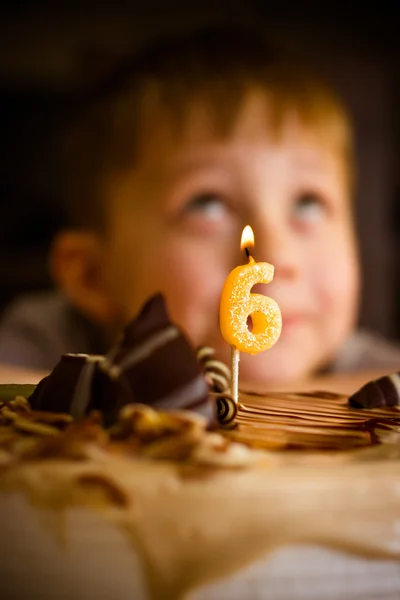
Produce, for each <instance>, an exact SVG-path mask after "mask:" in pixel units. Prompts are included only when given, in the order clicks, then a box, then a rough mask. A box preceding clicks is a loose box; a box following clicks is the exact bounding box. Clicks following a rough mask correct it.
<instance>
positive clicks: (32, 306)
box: [0, 291, 400, 373]
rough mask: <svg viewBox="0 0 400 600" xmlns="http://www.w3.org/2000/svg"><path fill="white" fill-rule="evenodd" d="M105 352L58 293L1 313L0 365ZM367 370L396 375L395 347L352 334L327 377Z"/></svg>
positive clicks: (47, 363) (37, 365) (32, 297)
mask: <svg viewBox="0 0 400 600" xmlns="http://www.w3.org/2000/svg"><path fill="white" fill-rule="evenodd" d="M107 349H108V348H107V343H106V339H105V335H104V331H102V329H101V328H100V327H98V326H96V325H94V324H93V323H91V322H90V321H89V320H88V319H86V318H85V317H84V316H82V315H81V314H80V313H79V312H77V311H76V310H75V309H74V308H73V307H71V306H70V305H69V303H68V302H67V300H66V299H65V298H64V297H63V296H62V295H61V294H60V293H59V292H54V291H51V292H44V293H36V294H29V295H25V296H22V297H21V298H18V299H17V300H15V301H14V302H13V303H12V304H11V305H10V306H9V307H8V308H7V309H6V310H5V311H4V313H3V316H2V320H1V321H0V364H1V363H2V364H7V365H13V366H21V367H26V368H31V369H39V370H43V371H45V370H46V371H50V370H52V369H53V368H54V367H55V365H56V364H57V363H58V361H59V359H60V356H61V355H62V354H66V353H68V352H71V353H85V354H104V353H106V352H107ZM373 369H387V372H388V373H389V372H393V371H398V370H400V345H397V344H395V343H393V342H389V341H388V340H386V339H385V338H383V337H380V336H378V335H376V334H374V333H371V332H368V331H364V330H357V331H355V332H354V333H353V334H352V335H351V336H350V337H349V339H348V340H347V342H346V344H345V345H344V346H343V348H342V350H341V352H340V353H339V355H338V357H337V358H336V360H335V361H334V362H333V363H332V364H331V365H330V366H329V368H328V369H327V372H330V373H339V372H340V373H351V372H355V371H360V370H373Z"/></svg>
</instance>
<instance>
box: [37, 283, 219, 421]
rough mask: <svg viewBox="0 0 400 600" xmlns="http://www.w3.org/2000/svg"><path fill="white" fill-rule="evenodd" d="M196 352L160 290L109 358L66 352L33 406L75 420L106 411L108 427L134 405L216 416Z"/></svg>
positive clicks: (42, 385)
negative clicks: (168, 309)
mask: <svg viewBox="0 0 400 600" xmlns="http://www.w3.org/2000/svg"><path fill="white" fill-rule="evenodd" d="M208 392H209V390H208V386H207V382H206V379H205V377H204V373H203V371H202V368H201V366H200V364H199V362H198V361H197V358H196V354H195V352H194V351H193V349H192V347H191V346H190V344H189V342H188V341H187V339H186V338H185V336H184V335H183V333H182V332H181V331H180V330H179V329H178V327H176V326H175V325H173V324H172V323H171V321H170V319H169V317H168V313H167V310H166V307H165V302H164V298H163V297H162V295H161V294H157V295H156V296H154V297H153V298H151V299H150V300H149V301H148V302H147V303H146V304H145V305H144V307H143V309H142V310H141V312H140V314H139V315H138V317H137V318H136V319H134V320H133V321H132V322H131V323H129V324H128V326H127V327H126V328H125V330H124V332H123V335H122V336H121V338H120V340H119V342H118V343H117V344H116V345H115V346H114V347H113V348H112V349H111V351H110V352H109V354H108V355H107V356H106V357H104V356H94V357H92V356H88V355H81V354H75V355H70V354H69V355H64V356H63V357H62V359H61V361H60V363H59V364H58V365H57V367H56V368H55V369H54V371H53V372H52V373H51V374H50V375H49V376H48V377H46V378H45V379H43V380H42V381H41V382H40V383H39V385H38V386H37V388H36V390H35V392H34V393H33V394H32V396H30V398H29V402H30V403H31V406H32V407H33V408H36V409H41V410H51V411H60V412H69V413H71V414H72V415H73V416H74V417H75V418H78V417H81V416H82V415H83V414H84V413H87V412H90V411H91V410H100V411H101V412H102V414H103V418H104V422H105V424H106V425H111V424H112V423H113V422H115V420H116V418H117V415H118V413H119V411H120V409H121V408H122V407H123V406H124V405H126V404H129V403H133V402H137V403H142V404H148V405H151V406H153V407H154V408H157V409H160V410H165V409H171V408H174V409H190V410H195V411H196V412H199V413H201V414H203V415H204V416H206V417H207V419H209V420H212V419H213V418H214V412H215V406H214V403H213V402H210V401H209V399H208Z"/></svg>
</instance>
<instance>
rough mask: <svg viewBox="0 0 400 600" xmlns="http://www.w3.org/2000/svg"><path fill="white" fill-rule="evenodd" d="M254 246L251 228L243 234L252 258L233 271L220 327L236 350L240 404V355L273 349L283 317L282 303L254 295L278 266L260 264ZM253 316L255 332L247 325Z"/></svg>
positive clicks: (235, 382)
mask: <svg viewBox="0 0 400 600" xmlns="http://www.w3.org/2000/svg"><path fill="white" fill-rule="evenodd" d="M253 245H254V235H253V231H252V229H251V227H250V226H249V225H247V226H246V227H245V228H244V230H243V233H242V240H241V249H242V250H243V249H244V250H245V251H246V255H247V257H248V259H249V262H248V264H247V265H241V266H239V267H236V268H235V269H233V271H231V272H230V273H229V275H228V277H227V279H226V281H225V285H224V288H223V291H222V296H221V305H220V327H221V333H222V335H223V337H224V339H225V341H226V342H227V343H228V344H230V346H231V349H232V382H231V394H232V396H233V399H234V400H235V402H237V401H238V393H239V392H238V385H239V384H238V382H239V356H240V354H239V352H247V353H248V354H258V353H259V352H264V350H267V349H268V348H271V346H273V345H274V344H275V343H276V342H277V341H278V339H279V336H280V334H281V330H282V316H281V311H280V309H279V306H278V304H277V303H276V302H275V300H272V298H268V296H263V295H262V294H252V293H251V288H252V287H253V286H254V285H255V284H256V283H270V282H271V281H272V279H273V277H274V267H273V266H272V265H270V264H269V263H266V262H264V263H257V262H256V261H255V260H254V258H253V257H252V256H250V252H249V250H248V248H249V246H253ZM249 316H250V317H251V320H252V323H253V327H252V331H250V330H249V328H248V326H247V320H248V317H249Z"/></svg>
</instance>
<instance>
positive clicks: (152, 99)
mask: <svg viewBox="0 0 400 600" xmlns="http://www.w3.org/2000/svg"><path fill="white" fill-rule="evenodd" d="M67 149H68V152H67V156H69V159H70V163H69V167H68V169H67V171H66V184H65V191H66V194H67V197H68V202H69V207H70V214H71V227H70V228H69V229H66V230H65V231H64V232H62V233H60V234H59V235H58V236H57V238H56V240H55V242H54V245H53V248H52V252H51V269H52V274H53V276H54V280H55V282H56V284H57V287H58V289H59V292H58V293H57V294H48V295H45V296H41V297H36V298H30V299H29V300H21V301H20V302H19V303H17V304H15V305H14V307H12V308H10V310H9V311H8V313H6V315H5V317H4V321H3V325H2V328H1V331H0V361H1V362H4V363H12V364H16V365H22V366H25V367H31V368H37V369H46V370H49V369H51V368H52V367H53V366H54V365H55V364H56V363H57V361H58V359H59V356H60V354H61V353H63V352H88V353H102V352H105V351H106V350H107V347H108V346H109V344H110V343H112V341H113V340H114V338H115V336H116V335H117V333H118V331H119V330H120V329H121V327H122V326H123V325H124V324H125V323H126V322H127V321H129V319H131V318H132V317H133V316H134V315H135V314H136V313H137V311H138V310H139V308H140V307H141V305H142V304H143V303H144V301H145V300H146V299H147V298H149V296H151V295H152V294H154V293H156V292H158V291H162V292H163V293H164V294H165V296H166V299H167V302H168V307H169V310H170V314H171V317H172V319H173V320H174V321H176V322H177V323H178V324H179V325H181V327H182V328H183V329H184V330H185V331H186V333H187V334H188V336H189V338H190V340H191V341H192V343H193V345H194V346H198V345H201V344H207V345H210V346H213V347H214V348H216V350H217V354H218V357H219V358H221V359H223V360H226V361H228V360H229V348H228V346H227V344H226V343H225V342H224V341H223V339H222V337H221V334H220V328H219V321H218V311H219V301H220V296H221V291H222V288H223V285H224V282H225V279H226V277H227V275H228V273H229V272H230V271H231V270H232V269H233V268H234V267H235V266H237V265H239V264H241V263H243V262H244V261H245V257H244V256H243V253H242V252H241V251H240V248H239V244H240V235H241V231H242V229H243V227H244V226H245V225H246V224H250V225H251V226H252V228H253V230H254V233H255V248H254V252H253V255H254V257H255V259H256V260H258V261H267V262H270V263H272V264H273V265H274V266H275V276H274V279H273V281H272V283H270V284H269V285H268V286H259V289H258V290H257V291H261V293H264V294H266V295H267V296H270V297H272V298H274V299H275V300H276V301H277V302H278V304H279V306H280V308H281V311H282V316H283V330H282V335H281V338H280V340H279V341H278V343H277V344H276V345H275V346H274V347H273V348H272V349H270V350H268V351H266V352H264V353H262V354H259V355H257V356H250V355H245V354H242V356H241V363H240V369H241V371H240V372H241V380H242V381H246V380H247V381H258V382H260V383H261V384H271V383H273V382H281V381H284V382H285V381H286V382H290V381H291V380H292V381H294V380H295V381H300V380H301V379H303V378H306V377H309V376H310V375H312V374H315V373H318V372H321V371H326V370H333V371H335V370H338V369H339V370H356V369H361V368H364V369H371V368H375V367H376V368H380V367H383V368H387V369H388V371H389V370H390V369H394V368H395V366H397V365H398V364H400V351H399V350H398V349H396V348H393V347H391V346H389V345H388V344H387V343H386V342H383V341H381V340H377V339H375V338H373V337H371V336H370V335H368V334H361V333H354V327H355V324H356V319H357V304H358V293H359V266H358V256H357V248H356V241H355V234H354V229H353V221H352V203H351V195H352V189H353V165H352V157H351V132H350V127H349V124H348V121H347V118H346V115H345V113H344V111H343V109H342V108H341V106H340V104H339V103H338V102H337V100H336V99H335V98H334V96H333V95H332V94H331V92H330V91H329V90H328V89H326V88H325V87H324V86H323V85H322V84H321V83H319V82H318V81H316V80H314V79H313V78H312V77H311V76H309V75H308V74H307V73H304V72H300V70H298V69H297V68H295V67H294V66H293V67H291V66H290V65H289V64H288V63H285V61H284V60H281V59H279V58H278V57H276V55H274V54H273V53H271V51H270V49H269V48H268V47H266V45H265V44H264V42H263V41H262V40H260V39H258V38H257V37H256V36H254V34H246V33H241V32H229V31H222V30H209V31H203V32H200V33H198V34H192V35H191V36H188V37H186V38H183V37H182V38H177V39H171V40H167V41H166V42H164V43H161V44H159V45H158V46H155V47H153V48H152V49H150V50H148V51H145V52H144V53H143V54H142V55H140V56H138V57H136V58H135V60H133V61H132V62H130V63H129V64H128V63H127V64H125V65H124V66H123V67H122V68H121V69H120V70H119V72H117V73H115V74H114V75H113V77H111V78H110V79H109V80H108V82H107V85H105V86H103V88H102V89H101V90H98V92H97V95H95V96H93V97H92V98H91V99H90V100H89V101H88V102H87V105H86V106H85V107H84V108H82V112H81V118H80V119H79V121H78V122H77V124H76V126H75V128H74V129H73V131H71V132H70V136H69V143H68V148H67Z"/></svg>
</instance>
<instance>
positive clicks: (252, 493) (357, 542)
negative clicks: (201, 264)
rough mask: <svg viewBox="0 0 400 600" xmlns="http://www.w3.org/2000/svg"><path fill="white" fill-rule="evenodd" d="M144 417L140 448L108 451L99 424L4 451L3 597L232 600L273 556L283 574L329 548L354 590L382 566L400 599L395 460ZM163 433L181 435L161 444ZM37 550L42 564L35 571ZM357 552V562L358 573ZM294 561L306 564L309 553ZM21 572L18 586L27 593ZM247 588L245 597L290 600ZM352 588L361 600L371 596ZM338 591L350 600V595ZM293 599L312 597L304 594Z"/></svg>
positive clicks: (383, 451)
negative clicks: (288, 562) (248, 439)
mask: <svg viewBox="0 0 400 600" xmlns="http://www.w3.org/2000/svg"><path fill="white" fill-rule="evenodd" d="M8 410H9V409H8ZM135 411H136V412H135ZM6 414H9V413H7V412H6ZM133 416H134V423H135V425H134V427H135V428H136V429H135V431H136V433H137V436H139V438H140V436H142V437H141V438H140V439H142V440H147V441H145V442H143V443H142V444H141V445H140V446H138V444H137V443H136V442H135V443H134V440H133V438H132V439H131V438H129V439H128V440H126V439H125V440H124V441H122V442H118V441H115V442H113V443H109V442H108V441H107V440H105V439H104V440H103V438H102V437H101V435H100V433H99V428H98V427H97V429H96V426H95V425H94V424H93V423H92V424H91V423H88V424H82V425H80V426H78V428H77V430H76V432H75V433H72V434H71V435H70V436H69V438H68V436H67V437H65V436H66V434H65V435H64V434H62V435H60V436H59V437H57V436H56V435H54V436H53V437H52V438H51V440H53V441H51V442H50V441H49V439H50V437H51V436H50V435H49V433H48V431H47V432H46V433H44V434H43V435H39V433H37V435H35V436H33V437H29V438H27V437H22V436H21V435H20V434H17V433H16V435H15V436H14V439H13V440H12V441H9V442H7V443H4V444H3V448H6V450H5V451H4V453H3V455H2V456H3V465H7V466H5V467H4V468H3V471H2V474H1V477H0V544H1V553H0V554H1V558H0V575H1V577H0V581H1V585H2V586H3V590H2V592H3V597H7V598H11V597H14V598H17V597H18V598H19V597H24V594H23V593H22V592H23V590H24V589H25V590H27V586H28V588H29V594H30V595H29V597H30V598H36V597H37V598H41V599H42V598H44V599H46V593H45V592H46V589H45V588H46V585H47V586H48V593H47V597H48V598H50V597H53V598H55V597H57V598H59V597H62V598H63V599H65V600H70V599H71V600H72V599H73V598H78V597H79V599H80V600H81V599H83V600H86V599H87V600H92V599H93V600H94V598H96V599H97V600H99V599H101V598H104V599H105V598H110V599H111V598H113V600H125V598H126V600H128V598H129V599H131V598H146V599H151V600H164V599H165V600H168V599H171V600H172V599H174V600H175V599H178V600H179V599H180V598H184V597H185V596H186V595H187V594H189V593H190V592H192V593H194V596H193V597H194V598H199V600H203V599H205V598H207V599H211V598H213V600H215V598H220V597H221V598H222V597H226V598H228V597H231V596H221V595H216V596H213V593H214V592H212V590H213V589H214V590H216V589H218V585H217V582H218V580H221V579H223V578H228V580H227V581H228V582H229V578H232V577H234V578H235V577H236V578H237V577H240V576H241V573H243V574H244V575H243V576H244V577H245V573H246V572H247V573H249V572H250V573H251V572H252V569H253V572H254V573H260V569H262V568H266V569H267V570H268V558H269V556H270V555H272V558H271V560H274V556H275V560H278V565H279V564H281V565H282V562H281V563H279V552H282V551H284V549H285V548H286V551H287V550H288V549H289V551H290V552H292V556H294V554H293V553H294V552H295V551H296V550H295V546H294V545H302V546H303V556H304V552H306V553H307V551H308V552H313V551H314V552H316V551H317V550H316V548H318V547H320V548H322V550H321V552H322V556H325V557H326V560H325V563H324V564H325V569H326V567H327V565H328V564H329V560H332V561H333V563H334V562H335V560H336V561H339V563H340V561H342V563H340V564H348V565H350V566H348V567H346V568H347V571H346V568H345V569H344V571H343V572H347V573H348V574H349V577H350V578H351V576H353V578H354V577H355V576H354V573H357V568H359V569H360V568H361V567H360V565H363V569H364V572H366V571H367V565H368V564H370V565H371V568H372V570H373V569H374V568H375V569H377V570H378V571H379V573H381V575H383V576H384V577H389V579H390V581H391V584H393V585H391V589H392V591H393V590H394V594H396V595H394V596H393V598H394V597H398V594H400V575H399V576H397V580H396V573H400V568H399V567H400V564H399V563H398V562H395V561H398V560H400V529H399V522H400V484H399V482H400V460H399V456H398V455H399V450H398V448H397V447H387V448H386V447H384V446H381V447H377V448H376V449H375V448H368V449H366V450H359V451H357V452H356V453H340V454H329V453H326V454H305V455H304V454H303V455H301V454H299V453H294V454H291V453H271V452H266V451H255V450H251V449H249V448H247V447H245V446H243V445H241V444H236V443H231V442H229V441H228V440H226V439H225V438H224V437H222V436H221V435H220V434H218V433H207V432H205V431H204V422H203V421H202V419H200V418H196V417H194V416H193V417H192V416H188V415H182V414H181V413H175V414H173V413H170V414H168V415H162V414H161V415H160V414H157V415H155V416H154V413H153V412H152V411H151V410H150V409H137V408H133V409H132V408H129V407H128V408H127V409H126V410H125V423H127V422H128V421H129V420H130V419H132V422H133ZM9 418H10V419H11V418H12V417H11V416H10V414H9ZM163 419H164V421H163ZM129 422H130V421H129ZM163 423H164V425H165V423H168V427H169V430H170V431H174V433H173V434H171V435H170V436H167V437H166V438H163V437H162V436H161V435H160V437H157V436H153V438H151V435H150V434H151V432H152V431H160V432H161V430H162V427H164V425H163ZM48 427H51V425H48ZM152 428H153V429H152ZM14 429H15V431H16V430H17V423H14V426H13V431H14ZM2 435H3V436H4V435H5V433H4V432H3V434H2ZM230 435H232V434H231V433H230ZM46 436H47V437H46ZM146 436H147V437H146ZM149 436H150V437H149ZM150 438H151V439H150ZM0 439H1V438H0ZM3 440H4V437H3ZM65 440H66V441H65ZM35 444H36V447H35ZM43 444H44V445H43ZM52 444H55V446H52ZM55 447H56V448H57V451H55V450H54V448H55ZM38 448H39V450H38ZM46 448H47V450H46ZM52 448H53V450H51V449H52ZM7 449H8V450H7ZM7 453H8V454H7ZM46 454H47V455H50V457H49V458H46ZM385 455H386V456H385ZM390 455H392V457H393V459H392V460H389V458H388V456H390ZM7 457H8V458H7ZM163 457H164V458H163ZM167 457H169V458H168V459H167ZM11 535H12V543H11V542H10V536H11ZM307 547H308V550H307ZM29 548H30V550H29ZM32 548H33V549H35V548H36V553H37V556H41V560H40V561H39V560H38V559H35V560H34V562H32V563H30V562H29V561H31V560H32V556H33V555H34V554H35V553H34V551H32ZM82 548H85V553H84V554H83V553H82ZM313 548H314V550H313ZM277 552H278V554H276V553H277ZM274 553H275V554H274ZM324 553H325V554H324ZM345 553H350V555H352V556H354V558H350V559H348V560H349V561H350V562H349V563H345V562H344V563H343V561H346V560H347V559H346V556H345ZM276 556H278V559H276ZM296 556H300V564H302V563H301V556H302V555H301V551H300V554H297V555H296ZM318 556H320V557H321V554H320V555H318ZM329 557H330V558H329ZM335 557H336V558H335ZM281 561H282V559H281ZM367 561H369V562H367ZM339 563H337V564H339ZM257 565H258V566H257ZM260 565H263V567H261V566H260ZM357 565H358V566H357ZM78 566H79V572H78ZM107 569H108V570H109V573H110V575H109V577H106V576H105V571H107ZM254 569H255V571H254ZM257 569H258V570H257ZM352 569H353V570H352ZM115 572H116V573H117V574H118V577H116V575H115ZM359 572H360V571H359ZM10 573H14V574H18V573H19V574H20V577H18V578H17V579H18V581H16V580H15V578H14V581H13V580H12V579H10V576H9V574H10ZM46 574H47V576H48V579H46ZM55 574H56V575H55ZM328 574H329V571H328ZM351 574H353V575H351ZM22 575H23V577H22ZM259 576H260V575H259ZM310 580H311V581H312V577H310ZM107 581H108V582H109V583H108V584H107ZM121 581H122V582H123V585H118V582H120V583H121ZM267 584H268V580H267V581H266V585H267ZM107 585H108V588H107ZM213 585H214V586H215V585H217V587H212V586H213ZM382 585H384V584H383V583H382ZM4 586H8V587H4ZM24 586H25V587H24ZM210 586H211V587H210ZM228 587H229V584H228ZM202 588H203V589H202ZM107 589H108V591H107ZM207 589H208V590H209V592H207ZM242 589H244V588H242ZM249 589H250V588H248V589H247V592H246V595H243V596H242V597H246V598H262V597H266V598H267V597H268V598H274V597H276V598H278V597H279V595H278V596H277V595H275V596H273V595H271V594H270V595H268V596H267V595H266V594H265V595H264V593H263V591H260V588H258V592H256V591H254V590H255V588H253V592H254V594H253V593H252V592H249ZM310 589H313V588H312V585H311V588H310ZM315 589H320V588H319V587H318V585H316V586H314V591H315ZM354 589H355V590H356V592H357V594H361V593H363V592H362V585H361V587H360V585H359V586H358V587H357V586H355V587H354ZM371 589H372V588H371ZM375 589H380V595H379V597H383V598H390V597H391V596H390V595H386V596H385V595H384V594H383V595H382V593H383V592H382V590H384V587H380V588H375ZM55 590H57V591H55ZM210 590H211V592H210ZM337 590H341V591H340V594H341V595H342V597H346V596H343V588H341V587H340V585H339V584H338V587H337ZM5 591H6V592H7V593H9V592H10V593H9V595H5V593H4V592H5ZM196 591H197V592H196ZM195 592H196V593H195ZM207 593H208V594H209V595H207ZM221 593H222V592H219V594H221ZM390 593H392V592H390ZM51 594H53V596H51ZM196 594H197V595H196ZM210 594H211V595H210ZM321 594H322V592H321ZM340 594H339V592H338V595H337V596H336V595H331V596H326V597H327V598H328V597H330V598H334V597H340ZM232 597H233V596H232ZM237 597H238V598H239V597H241V596H237ZM284 597H285V596H281V598H284ZM289 597H290V598H296V597H301V596H298V595H297V596H296V592H295V591H293V590H292V592H291V593H290V594H288V596H287V598H289ZM303 597H304V598H305V597H307V598H309V599H310V598H312V597H316V596H312V594H311V593H309V594H308V596H307V595H305V596H303ZM324 597H325V596H324V595H320V597H319V599H318V600H322V598H324ZM354 597H357V596H354ZM358 597H359V596H358ZM364 597H368V595H365V596H364ZM370 597H371V598H372V596H370ZM376 597H378V596H376Z"/></svg>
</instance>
